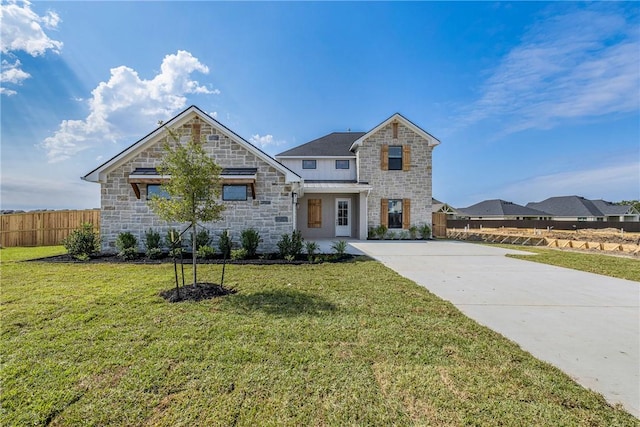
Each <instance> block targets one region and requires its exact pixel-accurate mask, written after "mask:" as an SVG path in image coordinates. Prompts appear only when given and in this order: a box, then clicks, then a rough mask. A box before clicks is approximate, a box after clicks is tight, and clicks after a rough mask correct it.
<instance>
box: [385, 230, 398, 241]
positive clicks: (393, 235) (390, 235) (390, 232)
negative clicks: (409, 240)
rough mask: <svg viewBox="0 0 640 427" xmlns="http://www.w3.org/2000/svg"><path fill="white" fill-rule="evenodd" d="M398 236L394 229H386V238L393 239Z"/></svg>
mask: <svg viewBox="0 0 640 427" xmlns="http://www.w3.org/2000/svg"><path fill="white" fill-rule="evenodd" d="M397 237H398V236H397V235H396V232H395V231H388V232H387V239H389V240H395V239H396V238H397Z"/></svg>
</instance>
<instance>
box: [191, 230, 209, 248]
mask: <svg viewBox="0 0 640 427" xmlns="http://www.w3.org/2000/svg"><path fill="white" fill-rule="evenodd" d="M210 244H211V235H210V234H209V230H207V229H206V228H203V229H201V230H200V231H198V232H197V233H196V248H197V249H199V248H200V247H201V246H209V245H210ZM189 247H193V245H192V242H191V236H189ZM197 249H196V250H197Z"/></svg>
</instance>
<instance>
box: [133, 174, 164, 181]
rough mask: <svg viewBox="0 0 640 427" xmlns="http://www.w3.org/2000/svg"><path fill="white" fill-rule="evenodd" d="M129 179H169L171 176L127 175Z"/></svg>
mask: <svg viewBox="0 0 640 427" xmlns="http://www.w3.org/2000/svg"><path fill="white" fill-rule="evenodd" d="M129 179H130V180H131V179H167V180H169V179H171V175H134V174H131V175H129Z"/></svg>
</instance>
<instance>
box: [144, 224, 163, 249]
mask: <svg viewBox="0 0 640 427" xmlns="http://www.w3.org/2000/svg"><path fill="white" fill-rule="evenodd" d="M144 246H145V248H146V249H147V252H149V250H151V249H160V248H161V247H162V237H160V233H158V232H157V231H153V230H152V229H149V230H147V232H146V233H144Z"/></svg>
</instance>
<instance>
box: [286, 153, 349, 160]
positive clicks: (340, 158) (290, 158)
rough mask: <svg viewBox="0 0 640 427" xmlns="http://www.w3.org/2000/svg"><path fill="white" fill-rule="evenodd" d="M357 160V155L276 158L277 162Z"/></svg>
mask: <svg viewBox="0 0 640 427" xmlns="http://www.w3.org/2000/svg"><path fill="white" fill-rule="evenodd" d="M355 158H356V155H355V154H354V155H353V156H276V160H277V159H286V160H296V159H302V160H314V159H323V160H326V159H336V160H343V159H355Z"/></svg>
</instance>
